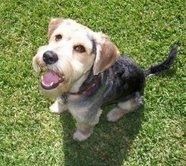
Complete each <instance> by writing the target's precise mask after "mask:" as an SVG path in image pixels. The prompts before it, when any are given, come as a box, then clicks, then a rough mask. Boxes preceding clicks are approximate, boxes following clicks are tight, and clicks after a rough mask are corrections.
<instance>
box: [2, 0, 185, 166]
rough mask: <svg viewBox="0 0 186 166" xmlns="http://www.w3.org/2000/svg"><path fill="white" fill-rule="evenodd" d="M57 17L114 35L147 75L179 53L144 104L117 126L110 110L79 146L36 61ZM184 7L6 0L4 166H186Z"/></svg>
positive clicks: (167, 2) (166, 2)
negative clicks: (41, 85)
mask: <svg viewBox="0 0 186 166" xmlns="http://www.w3.org/2000/svg"><path fill="white" fill-rule="evenodd" d="M52 17H65V18H66V17H70V18H72V19H76V20H77V21H79V22H80V23H82V24H85V25H87V26H89V27H90V28H92V29H94V30H96V31H102V32H104V33H106V34H108V35H109V36H110V37H111V39H112V41H113V42H114V43H116V45H117V46H118V47H119V48H120V51H121V52H123V53H126V54H128V55H129V56H131V57H132V58H134V59H135V60H136V61H137V62H138V63H139V64H140V65H141V66H142V67H143V68H146V67H148V66H150V65H151V64H153V63H157V62H161V61H162V60H163V59H164V58H165V57H166V54H167V53H168V50H169V47H170V45H172V44H173V43H174V42H177V43H179V45H180V52H179V56H178V58H177V61H176V62H175V64H174V66H173V67H172V69H171V70H170V71H168V72H166V73H165V74H163V75H161V76H158V77H151V78H149V79H148V80H147V85H146V89H145V105H144V107H143V108H142V109H140V110H139V111H137V112H135V113H131V114H128V115H126V116H125V117H124V118H123V119H122V120H120V121H119V122H117V123H108V122H107V121H106V118H105V116H106V113H107V112H108V110H109V108H108V107H106V108H105V109H104V110H105V111H104V113H103V115H102V116H101V119H100V123H99V124H98V125H97V126H96V128H95V131H94V134H93V135H92V137H91V138H90V139H89V140H87V141H86V142H83V143H77V142H75V141H73V140H72V134H73V132H74V130H75V122H74V120H73V119H72V117H71V116H70V115H69V114H68V113H66V114H63V115H62V116H61V117H59V116H56V115H53V114H51V113H50V112H49V109H48V107H49V106H50V104H52V100H49V99H46V98H45V97H44V96H42V95H41V94H40V93H39V90H38V78H37V77H36V76H35V74H34V72H33V69H32V66H31V62H32V57H33V56H34V54H35V53H36V50H37V48H38V47H39V46H41V45H44V44H46V43H47V35H46V34H47V25H48V22H49V20H50V19H51V18H52ZM183 24H184V0H174V1H173V0H162V1H160V0H159V1H153V0H144V1H143V0H141V1H135V0H130V1H129V0H126V1H118V0H108V1H101V0H100V1H98V0H97V1H88V0H84V1H82V2H81V1H78V0H74V1H72V0H68V1H67V0H43V1H41V0H38V1H35V0H33V1H25V0H16V1H13V0H1V5H0V29H1V33H0V48H1V51H0V165H2V166H9V165H16V166H17V165H23V166H27V165H28V166H31V165H34V166H36V165H38V166H42V165H43V166H46V165H56V166H60V165H61V166H76V165H77V166H84V165H86V166H104V165H105V166H120V165H129V166H139V165H141V166H145V165H148V166H150V165H161V166H166V165H167V166H169V165H174V166H177V165H180V166H181V165H184V161H185V160H184V128H183V127H184V125H185V124H184V117H185V116H184V115H185V111H186V106H185V99H186V98H185V94H184V93H185V90H186V88H185V82H186V79H185V71H186V70H185V69H186V67H185V64H186V58H185V52H184V49H185V48H184V44H185V43H184V42H185V41H186V40H185V37H184V35H185V34H184V26H183Z"/></svg>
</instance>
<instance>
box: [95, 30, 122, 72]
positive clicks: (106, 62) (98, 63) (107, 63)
mask: <svg viewBox="0 0 186 166" xmlns="http://www.w3.org/2000/svg"><path fill="white" fill-rule="evenodd" d="M98 34H99V35H100V36H101V38H100V39H101V40H100V39H99V41H98V42H96V44H97V53H96V58H95V61H94V65H93V73H94V75H98V74H99V73H101V72H103V71H105V70H106V69H108V68H109V67H111V66H112V65H113V64H114V63H115V62H116V60H117V58H118V57H119V55H120V52H119V50H118V48H117V47H116V46H115V45H114V44H113V43H112V42H111V41H110V39H109V38H108V36H106V35H104V34H102V33H98Z"/></svg>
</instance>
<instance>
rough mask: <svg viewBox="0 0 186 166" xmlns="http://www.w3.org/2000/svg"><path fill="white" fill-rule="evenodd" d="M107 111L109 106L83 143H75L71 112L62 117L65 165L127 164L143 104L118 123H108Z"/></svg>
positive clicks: (138, 127)
mask: <svg viewBox="0 0 186 166" xmlns="http://www.w3.org/2000/svg"><path fill="white" fill-rule="evenodd" d="M107 110H110V106H108V107H105V108H104V111H103V114H102V116H101V118H100V121H99V123H98V125H97V126H96V127H95V129H94V132H93V134H92V135H91V137H90V138H89V139H88V140H86V141H84V142H76V141H74V140H73V139H72V135H73V132H74V131H75V122H74V120H73V118H72V116H71V115H70V114H69V113H64V114H62V115H61V116H60V121H61V124H62V129H63V133H62V135H63V152H64V159H65V161H64V164H63V165H65V166H74V165H77V166H78V165H79V166H81V165H86V166H94V165H95V166H99V165H100V166H104V165H105V166H113V165H116V166H119V165H122V164H123V163H124V161H125V160H126V159H127V156H128V153H129V152H130V147H131V145H132V143H133V141H134V139H135V137H136V135H137V134H138V132H139V130H140V128H141V123H142V120H143V111H144V107H142V108H140V109H139V110H137V111H136V112H133V113H129V114H127V115H125V117H123V118H122V119H121V120H120V121H118V122H116V123H110V122H107V120H106V113H107V112H108V111H107ZM69 122H70V123H69Z"/></svg>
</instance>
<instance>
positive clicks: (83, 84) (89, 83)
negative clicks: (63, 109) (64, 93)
mask: <svg viewBox="0 0 186 166" xmlns="http://www.w3.org/2000/svg"><path fill="white" fill-rule="evenodd" d="M100 78H101V77H100V75H93V72H92V70H91V71H89V72H88V73H86V74H85V75H83V76H82V77H81V78H80V79H79V80H78V81H77V82H76V84H75V86H73V88H71V90H70V92H69V93H68V94H69V95H82V94H84V95H86V94H91V93H92V92H93V91H95V89H96V87H97V86H98V84H99V82H100Z"/></svg>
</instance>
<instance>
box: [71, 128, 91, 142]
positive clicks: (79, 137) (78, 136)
mask: <svg viewBox="0 0 186 166" xmlns="http://www.w3.org/2000/svg"><path fill="white" fill-rule="evenodd" d="M90 135H91V132H90V133H86V134H83V133H82V132H81V131H79V130H77V131H76V132H75V133H74V135H73V139H74V140H75V141H80V142H81V141H85V140H86V139H87V138H88V137H90Z"/></svg>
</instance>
